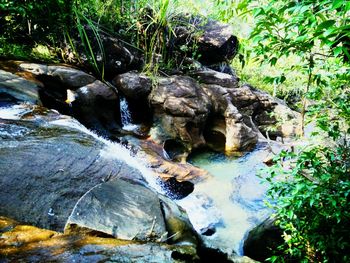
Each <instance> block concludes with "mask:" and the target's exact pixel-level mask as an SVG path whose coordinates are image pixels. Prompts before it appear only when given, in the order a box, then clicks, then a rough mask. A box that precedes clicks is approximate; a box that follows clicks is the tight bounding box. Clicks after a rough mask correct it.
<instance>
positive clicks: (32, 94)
mask: <svg viewBox="0 0 350 263" xmlns="http://www.w3.org/2000/svg"><path fill="white" fill-rule="evenodd" d="M0 100H1V101H12V102H15V101H25V102H29V103H32V104H39V103H40V98H39V87H38V85H36V84H35V83H33V82H31V81H28V80H25V79H24V78H22V77H18V76H17V75H15V74H12V73H10V72H7V71H4V70H0Z"/></svg>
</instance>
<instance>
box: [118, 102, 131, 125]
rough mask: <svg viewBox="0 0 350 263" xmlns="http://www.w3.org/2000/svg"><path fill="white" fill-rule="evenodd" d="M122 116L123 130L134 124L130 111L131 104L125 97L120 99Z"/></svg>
mask: <svg viewBox="0 0 350 263" xmlns="http://www.w3.org/2000/svg"><path fill="white" fill-rule="evenodd" d="M120 114H121V122H122V125H123V129H125V128H124V127H126V126H127V125H129V124H131V123H132V118H131V113H130V110H129V104H128V102H127V100H126V99H125V98H124V97H121V98H120Z"/></svg>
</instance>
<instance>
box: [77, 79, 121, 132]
mask: <svg viewBox="0 0 350 263" xmlns="http://www.w3.org/2000/svg"><path fill="white" fill-rule="evenodd" d="M71 107H72V112H73V116H74V117H76V118H77V119H78V120H79V121H80V122H81V123H82V124H84V125H85V126H86V127H88V128H90V129H92V130H94V131H96V132H97V133H99V134H100V135H103V136H105V137H108V138H114V136H115V135H116V134H118V131H119V130H120V122H121V121H120V110H119V96H118V93H117V92H116V91H115V90H114V89H113V88H111V87H110V86H108V85H106V84H105V83H103V82H101V81H99V80H96V81H94V82H92V83H90V84H88V85H86V86H83V87H80V88H79V89H78V90H76V92H75V100H74V101H73V102H72V103H71Z"/></svg>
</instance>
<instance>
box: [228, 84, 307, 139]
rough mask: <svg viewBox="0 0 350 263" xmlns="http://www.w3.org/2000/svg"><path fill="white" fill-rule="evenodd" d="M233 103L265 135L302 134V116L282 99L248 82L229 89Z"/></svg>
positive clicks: (284, 135) (291, 135)
mask: <svg viewBox="0 0 350 263" xmlns="http://www.w3.org/2000/svg"><path fill="white" fill-rule="evenodd" d="M228 92H229V93H230V96H231V98H232V103H233V104H234V105H235V106H236V107H237V108H238V110H239V111H240V112H241V113H242V114H244V115H247V116H251V118H252V121H253V122H254V123H255V125H256V126H257V128H258V129H259V130H260V132H262V133H263V134H264V135H266V133H267V132H268V134H269V136H270V138H272V139H274V138H276V137H278V136H280V137H293V136H296V135H300V134H301V116H300V114H299V113H298V112H295V111H293V110H291V109H290V108H289V107H288V106H287V105H286V104H285V103H284V101H282V100H279V99H276V98H273V97H272V96H271V95H269V94H268V93H267V92H264V91H261V90H258V89H256V88H254V87H252V86H250V85H248V84H244V85H242V86H241V87H240V88H238V89H230V90H228Z"/></svg>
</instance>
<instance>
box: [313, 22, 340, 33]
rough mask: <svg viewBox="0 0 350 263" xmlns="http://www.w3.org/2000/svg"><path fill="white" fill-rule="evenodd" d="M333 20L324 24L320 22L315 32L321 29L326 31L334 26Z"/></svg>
mask: <svg viewBox="0 0 350 263" xmlns="http://www.w3.org/2000/svg"><path fill="white" fill-rule="evenodd" d="M335 22H336V21H335V20H326V21H324V22H322V23H321V24H319V25H318V27H317V29H316V30H317V31H318V30H322V29H325V28H326V29H328V28H329V27H331V26H333V25H334V24H335Z"/></svg>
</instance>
